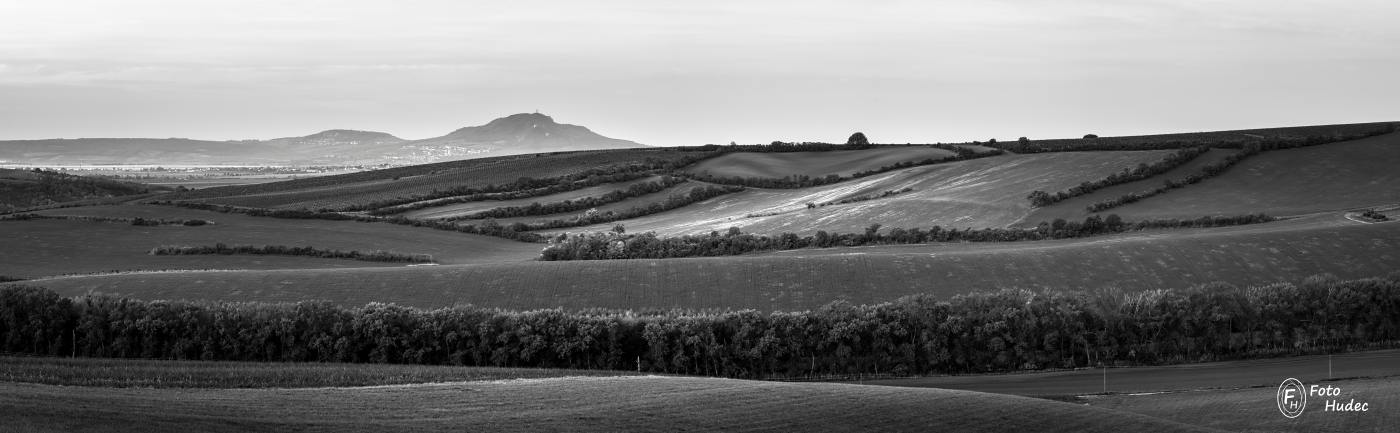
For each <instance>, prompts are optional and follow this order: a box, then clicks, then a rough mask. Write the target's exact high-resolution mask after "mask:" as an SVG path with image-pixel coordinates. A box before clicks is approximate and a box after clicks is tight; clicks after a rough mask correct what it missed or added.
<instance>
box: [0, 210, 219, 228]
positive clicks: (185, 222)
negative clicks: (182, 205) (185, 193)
mask: <svg viewBox="0 0 1400 433" xmlns="http://www.w3.org/2000/svg"><path fill="white" fill-rule="evenodd" d="M30 220H68V221H91V222H100V223H118V224H131V225H134V226H148V227H154V226H202V225H207V224H213V223H214V222H213V221H208V220H202V219H179V218H173V219H167V218H154V219H153V218H142V217H134V218H120V217H104V216H80V215H44V214H36V213H19V214H11V215H3V216H0V221H30Z"/></svg>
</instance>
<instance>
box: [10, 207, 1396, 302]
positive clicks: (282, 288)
mask: <svg viewBox="0 0 1400 433" xmlns="http://www.w3.org/2000/svg"><path fill="white" fill-rule="evenodd" d="M1396 263H1400V223H1378V224H1364V223H1358V222H1354V221H1351V220H1348V219H1346V218H1344V217H1343V216H1342V215H1340V214H1326V215H1316V216H1313V217H1308V218H1300V219H1295V220H1288V221H1281V222H1274V223H1268V224H1259V225H1250V226H1236V227H1222V228H1213V229H1182V230H1158V231H1144V232H1132V233H1125V234H1119V235H1110V236H1102V237H1093V238H1085V239H1066V240H1055V241H1039V242H1013V243H959V244H929V245H907V246H872V247H860V248H831V249H804V250H794V251H786V252H780V253H770V254H764V255H750V256H738V257H718V258H692V259H664V260H611V261H584V262H521V263H497V264H475V265H456V266H429V267H392V268H360V269H308V270H250V271H238V272H222V273H217V274H208V273H198V272H192V273H183V274H131V275H104V276H86V277H70V278H61V279H51V280H36V281H31V282H27V283H26V284H33V285H39V286H44V287H48V288H50V289H53V290H54V291H56V292H58V293H60V294H63V295H77V294H83V293H87V292H88V291H90V290H95V291H100V292H106V293H114V294H122V295H128V296H131V297H135V298H140V299H211V300H227V301H283V302H296V301H301V300H307V299H323V300H330V301H333V302H337V303H341V304H346V305H362V304H365V303H369V302H376V301H378V302H394V303H398V304H402V305H411V306H418V307H438V306H450V305H454V304H458V303H470V304H475V305H478V306H485V307H501V308H508V309H515V310H529V309H537V308H553V307H563V308H566V309H581V308H590V307H609V308H620V309H646V308H692V309H743V308H753V309H758V310H765V311H797V310H806V309H812V308H816V307H819V306H821V305H825V304H827V303H829V302H832V301H835V300H847V301H850V302H852V303H856V304H873V303H879V302H883V301H888V300H893V299H895V298H898V297H900V296H905V295H910V294H917V293H929V294H933V295H936V296H942V297H946V296H952V295H955V294H961V293H967V292H971V291H978V290H994V289H997V288H1005V287H1025V288H1037V287H1055V288H1070V289H1078V290H1088V289H1094V288H1099V287H1104V286H1116V287H1120V288H1123V289H1125V290H1140V289H1152V288H1180V287H1186V286H1190V285H1193V284H1203V283H1207V282H1213V281H1223V282H1227V283H1231V284H1236V285H1256V284H1265V283H1272V282H1279V281H1288V282H1296V281H1300V280H1301V279H1302V278H1305V277H1307V276H1310V275H1314V274H1319V273H1331V274H1334V275H1337V276H1339V277H1342V278H1363V277H1372V276H1379V275H1386V274H1388V273H1391V272H1394V271H1395V270H1396V269H1395V264H1396Z"/></svg>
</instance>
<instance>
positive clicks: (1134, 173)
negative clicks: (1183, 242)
mask: <svg viewBox="0 0 1400 433" xmlns="http://www.w3.org/2000/svg"><path fill="white" fill-rule="evenodd" d="M1209 150H1210V148H1209V147H1206V146H1197V147H1188V148H1184V149H1181V150H1178V151H1176V152H1174V153H1172V154H1170V155H1167V157H1166V158H1163V159H1162V160H1161V161H1157V162H1155V163H1152V164H1151V165H1148V164H1145V163H1144V164H1138V166H1137V167H1136V168H1134V169H1132V170H1129V169H1127V168H1124V169H1123V171H1122V172H1119V173H1113V174H1110V175H1108V176H1107V177H1104V178H1103V179H1099V180H1097V181H1093V182H1089V181H1085V182H1084V183H1081V184H1079V185H1078V186H1075V187H1073V188H1070V189H1068V190H1065V191H1060V192H1057V193H1054V194H1050V193H1047V192H1045V191H1033V192H1031V193H1030V195H1028V196H1026V198H1027V199H1028V200H1030V201H1031V206H1036V207H1041V206H1049V205H1052V204H1055V203H1058V202H1061V201H1064V200H1068V199H1070V198H1072V197H1078V196H1081V195H1085V194H1089V193H1091V192H1094V191H1098V190H1100V189H1104V188H1107V187H1110V186H1113V185H1119V184H1124V183H1128V182H1134V181H1138V180H1142V179H1146V178H1149V177H1152V176H1156V175H1159V174H1162V173H1166V172H1168V171H1171V169H1173V168H1177V167H1180V166H1182V165H1185V164H1186V163H1188V162H1191V160H1193V159H1196V157H1198V156H1201V155H1204V154H1205V153H1206V152H1207V151H1209ZM1232 164H1233V163H1232Z"/></svg>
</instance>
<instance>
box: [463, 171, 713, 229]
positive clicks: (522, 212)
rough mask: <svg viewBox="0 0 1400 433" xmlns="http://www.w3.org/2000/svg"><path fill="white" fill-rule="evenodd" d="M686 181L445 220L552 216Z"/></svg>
mask: <svg viewBox="0 0 1400 433" xmlns="http://www.w3.org/2000/svg"><path fill="white" fill-rule="evenodd" d="M686 181H687V180H686V179H685V178H683V177H678V176H669V175H667V176H661V179H660V180H657V181H655V182H642V183H635V184H632V185H631V186H628V187H627V188H626V189H620V190H616V191H611V192H608V193H607V194H603V195H600V196H596V197H581V198H578V199H574V200H564V201H561V202H554V203H544V204H541V203H539V202H535V203H530V204H529V205H528V206H503V207H498V208H493V209H488V210H485V211H481V212H477V213H474V214H471V215H467V216H463V217H458V218H448V219H447V220H449V221H450V220H453V219H483V218H513V217H522V216H535V215H552V214H557V213H564V212H575V211H581V210H587V209H591V208H595V207H598V206H602V205H605V204H609V203H616V202H620V201H623V200H626V199H629V198H633V197H641V196H643V195H647V194H651V193H655V192H661V191H664V190H666V188H670V187H673V186H676V185H680V184H682V183H685V182H686Z"/></svg>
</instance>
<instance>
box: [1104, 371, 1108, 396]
mask: <svg viewBox="0 0 1400 433" xmlns="http://www.w3.org/2000/svg"><path fill="white" fill-rule="evenodd" d="M1103 393H1104V394H1108V364H1104V365H1103Z"/></svg>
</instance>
